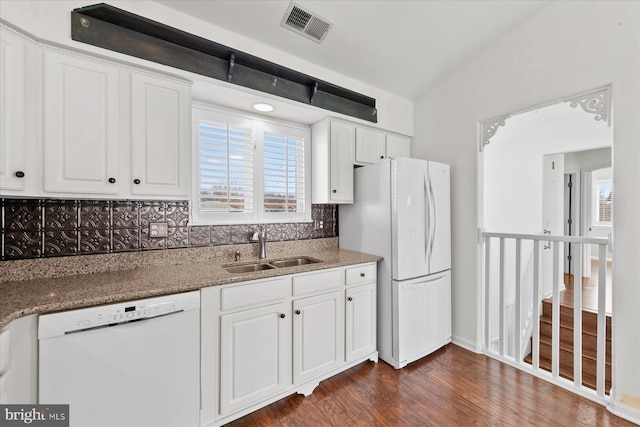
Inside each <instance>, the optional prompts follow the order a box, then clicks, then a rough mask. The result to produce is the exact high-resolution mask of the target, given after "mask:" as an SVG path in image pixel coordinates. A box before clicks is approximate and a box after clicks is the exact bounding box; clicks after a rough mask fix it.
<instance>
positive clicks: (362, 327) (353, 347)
mask: <svg viewBox="0 0 640 427" xmlns="http://www.w3.org/2000/svg"><path fill="white" fill-rule="evenodd" d="M345 296H346V301H345V346H346V348H345V358H346V361H347V362H351V361H352V360H356V359H358V358H360V357H364V356H366V355H368V354H371V353H373V352H374V351H376V284H375V283H369V284H367V285H361V286H356V287H353V288H348V289H347V290H346V292H345Z"/></svg>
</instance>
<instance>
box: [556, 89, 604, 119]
mask: <svg viewBox="0 0 640 427" xmlns="http://www.w3.org/2000/svg"><path fill="white" fill-rule="evenodd" d="M565 102H570V104H569V105H570V106H571V107H572V108H576V107H577V106H578V105H580V107H582V110H584V112H585V113H589V114H593V115H594V117H593V119H594V120H596V121H600V120H602V121H603V122H605V123H606V124H607V125H609V126H611V87H610V86H607V87H604V88H601V89H598V90H595V91H592V92H587V93H583V94H580V95H578V96H574V97H571V98H567V99H565Z"/></svg>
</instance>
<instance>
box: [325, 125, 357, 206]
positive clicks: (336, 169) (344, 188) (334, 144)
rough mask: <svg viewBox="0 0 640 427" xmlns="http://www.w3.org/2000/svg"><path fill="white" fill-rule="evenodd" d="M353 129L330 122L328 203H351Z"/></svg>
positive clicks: (352, 127) (349, 126)
mask: <svg viewBox="0 0 640 427" xmlns="http://www.w3.org/2000/svg"><path fill="white" fill-rule="evenodd" d="M355 133H356V131H355V127H354V126H352V125H349V124H346V123H340V122H331V137H330V144H329V145H330V146H329V152H330V165H329V168H330V178H331V179H330V185H329V191H330V192H331V194H330V195H329V198H330V201H331V202H334V203H353V152H354V140H355Z"/></svg>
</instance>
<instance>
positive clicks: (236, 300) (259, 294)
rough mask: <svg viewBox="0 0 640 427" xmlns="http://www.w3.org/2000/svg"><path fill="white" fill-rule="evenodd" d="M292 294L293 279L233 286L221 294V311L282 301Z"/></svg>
mask: <svg viewBox="0 0 640 427" xmlns="http://www.w3.org/2000/svg"><path fill="white" fill-rule="evenodd" d="M290 294H291V278H289V277H278V278H276V279H273V280H261V281H259V282H255V283H249V284H246V285H238V286H231V287H228V288H225V289H223V290H222V291H221V293H220V309H221V310H223V311H225V310H232V309H235V308H240V307H248V306H252V305H259V304H264V303H269V302H274V301H280V300H282V299H284V298H287V297H288V296H289V295H290Z"/></svg>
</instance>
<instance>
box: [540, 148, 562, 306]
mask: <svg viewBox="0 0 640 427" xmlns="http://www.w3.org/2000/svg"><path fill="white" fill-rule="evenodd" d="M542 179H543V188H542V192H543V196H542V215H543V217H542V218H543V224H542V226H543V230H544V231H543V233H546V234H550V235H552V236H562V235H564V154H563V153H560V154H549V155H545V156H544V157H543V174H542ZM555 256H556V257H557V261H558V263H559V264H558V266H559V268H558V276H557V279H558V283H560V286H561V287H562V283H563V281H564V280H563V279H564V272H563V270H564V269H563V266H564V263H563V258H564V246H563V245H562V244H559V245H558V251H557V253H556V254H555ZM553 257H554V255H553V243H549V242H544V244H543V254H542V268H543V271H542V277H543V281H542V289H541V292H542V293H543V295H551V292H552V291H553V260H554V258H553Z"/></svg>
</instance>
